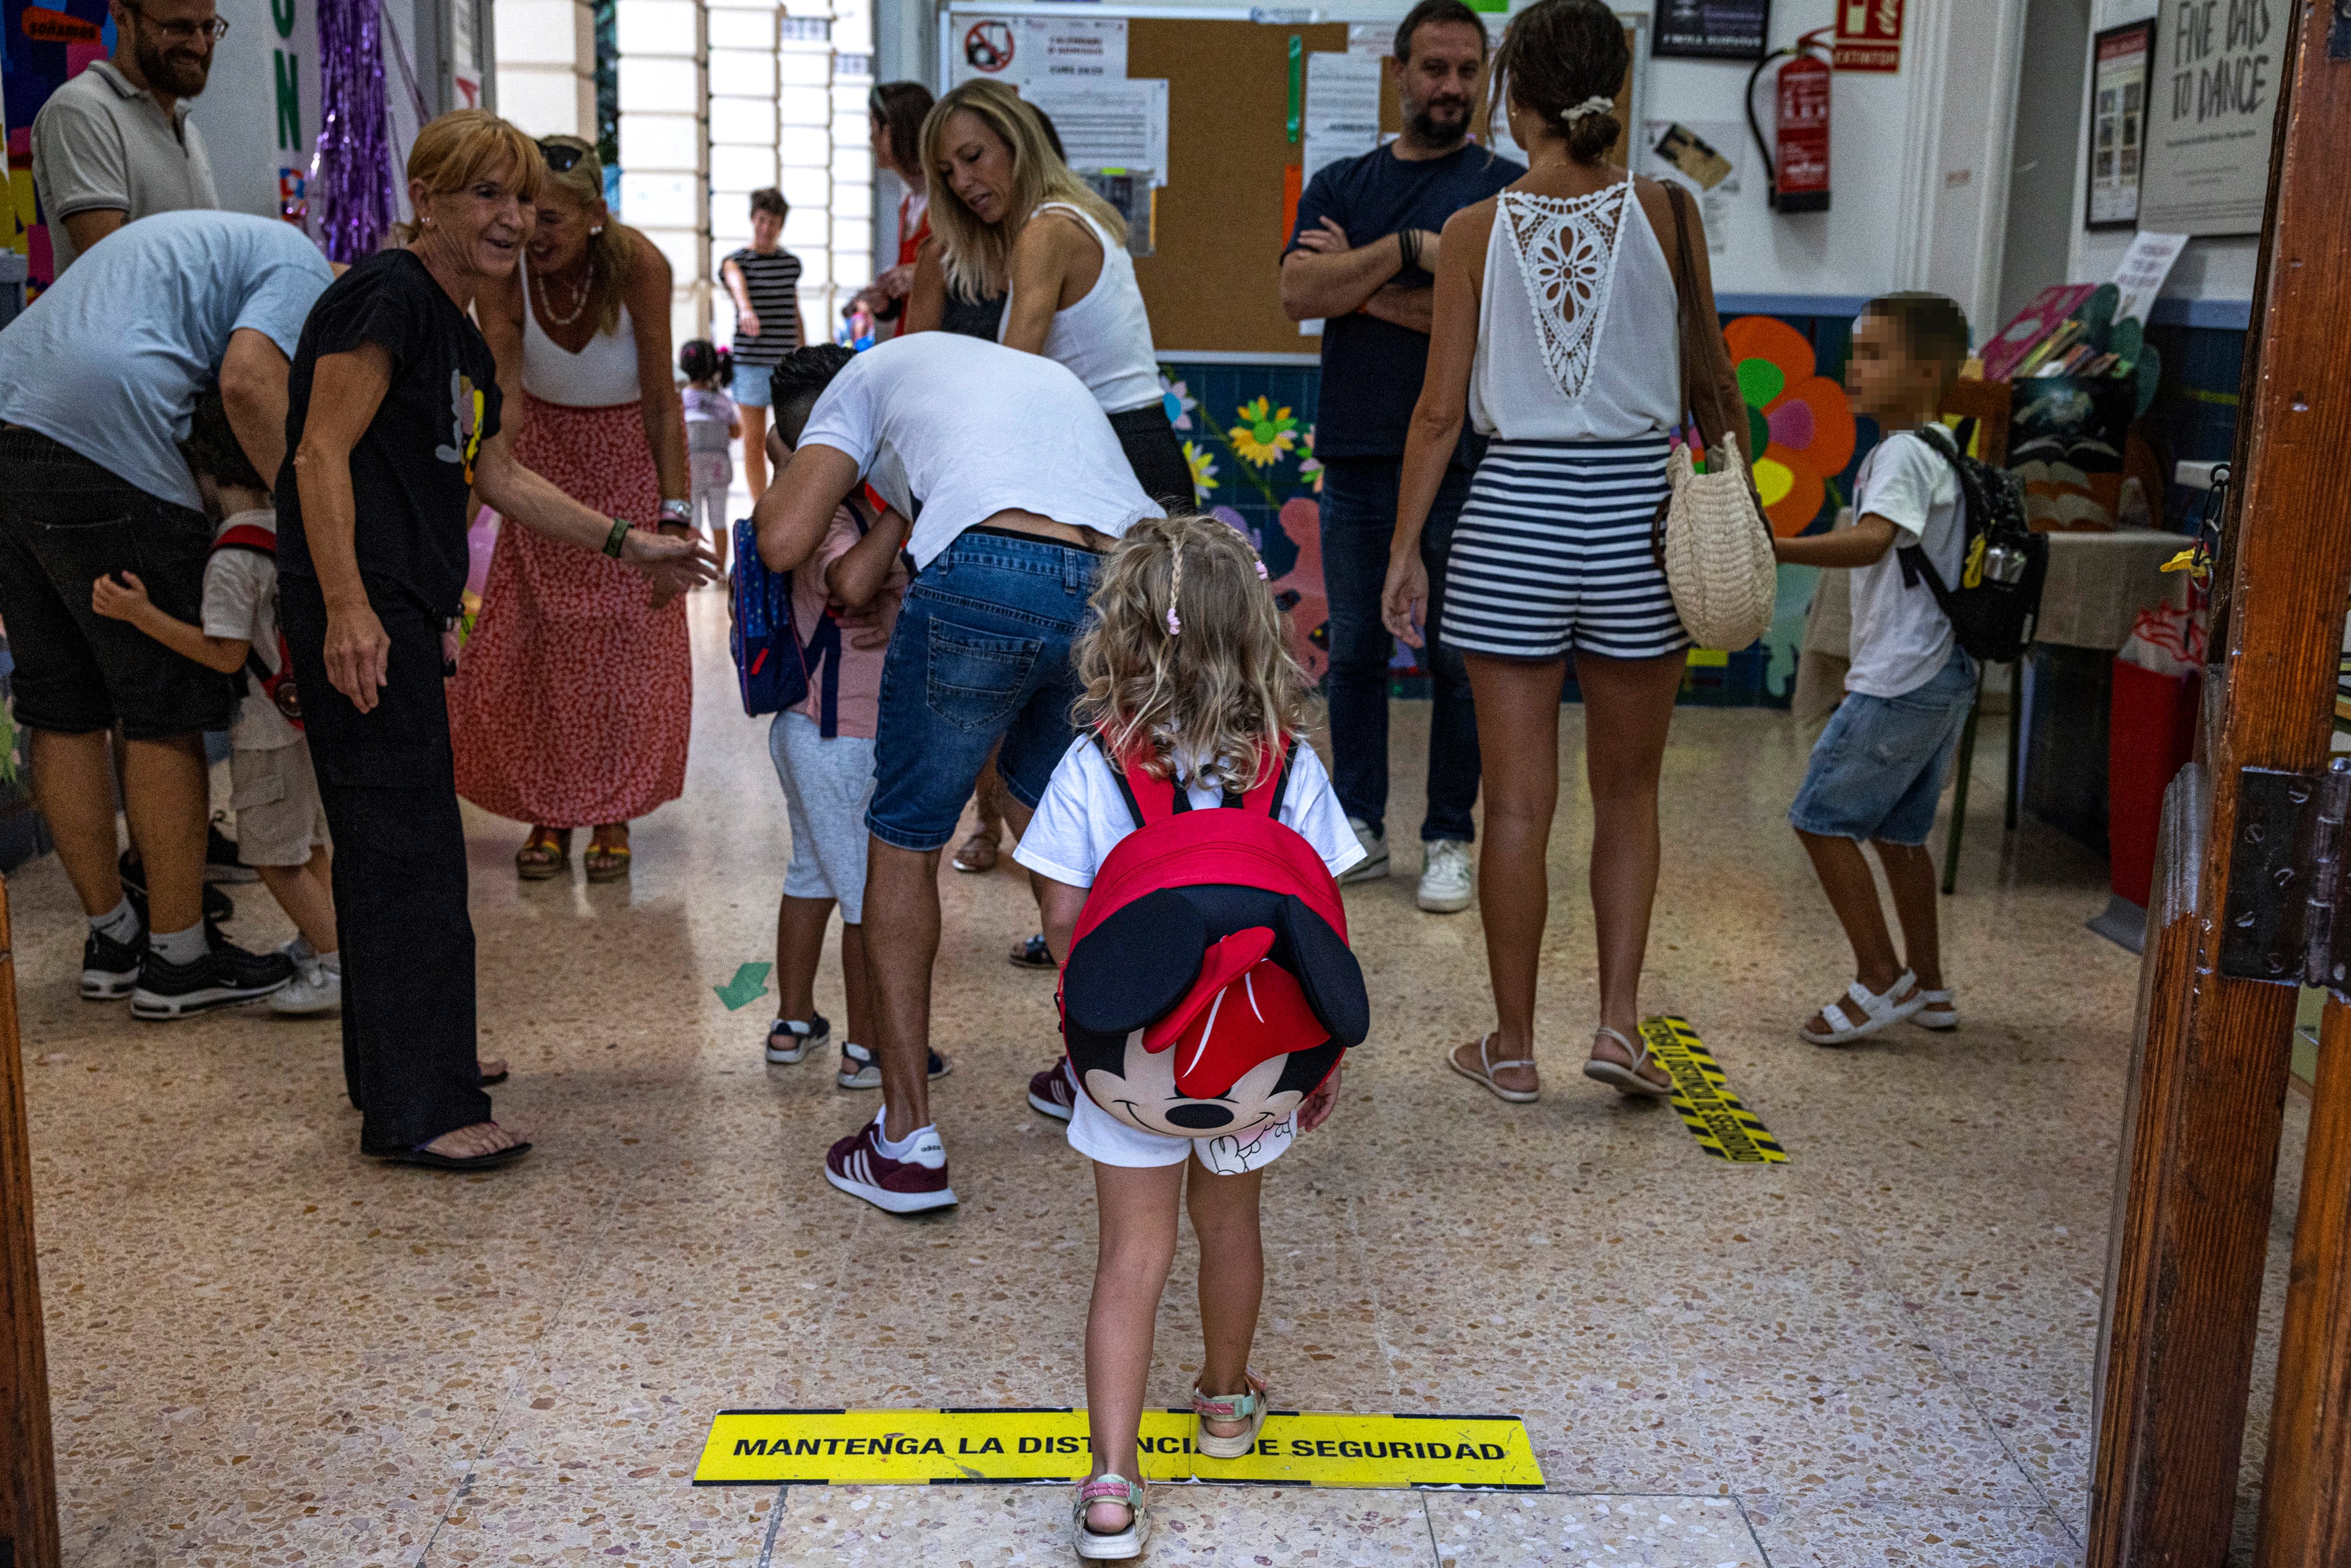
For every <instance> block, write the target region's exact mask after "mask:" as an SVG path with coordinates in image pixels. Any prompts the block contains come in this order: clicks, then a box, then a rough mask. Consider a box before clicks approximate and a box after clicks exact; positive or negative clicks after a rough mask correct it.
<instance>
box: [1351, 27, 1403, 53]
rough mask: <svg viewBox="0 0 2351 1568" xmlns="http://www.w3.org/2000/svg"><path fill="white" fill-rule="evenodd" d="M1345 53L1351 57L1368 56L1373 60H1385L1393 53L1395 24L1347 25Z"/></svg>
mask: <svg viewBox="0 0 2351 1568" xmlns="http://www.w3.org/2000/svg"><path fill="white" fill-rule="evenodd" d="M1347 52H1348V53H1349V54H1351V55H1369V56H1371V57H1372V58H1374V59H1375V60H1378V59H1385V58H1386V57H1388V56H1390V55H1392V54H1395V23H1394V22H1350V23H1348V24H1347Z"/></svg>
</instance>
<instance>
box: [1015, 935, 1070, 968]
mask: <svg viewBox="0 0 2351 1568" xmlns="http://www.w3.org/2000/svg"><path fill="white" fill-rule="evenodd" d="M1012 963H1013V967H1016V968H1021V969H1051V968H1056V967H1059V966H1058V965H1056V964H1055V963H1054V962H1053V950H1052V949H1051V948H1050V947H1048V946H1045V934H1044V933H1043V932H1041V931H1040V932H1039V933H1038V934H1037V935H1036V936H1031V937H1030V938H1029V940H1028V941H1026V942H1023V943H1021V944H1020V945H1019V946H1018V947H1015V948H1013V949H1012Z"/></svg>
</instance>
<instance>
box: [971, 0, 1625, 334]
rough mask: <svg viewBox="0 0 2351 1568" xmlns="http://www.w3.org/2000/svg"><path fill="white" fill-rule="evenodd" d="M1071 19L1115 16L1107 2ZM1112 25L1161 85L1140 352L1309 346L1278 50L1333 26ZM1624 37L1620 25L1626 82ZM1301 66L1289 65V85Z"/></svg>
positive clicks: (1130, 60) (1310, 40) (1322, 35)
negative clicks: (1121, 28)
mask: <svg viewBox="0 0 2351 1568" xmlns="http://www.w3.org/2000/svg"><path fill="white" fill-rule="evenodd" d="M1055 9H1056V10H1057V11H1058V10H1059V9H1060V8H1059V7H1055ZM963 10H964V8H963V7H961V6H957V7H955V11H956V13H957V14H958V15H961V14H962V13H963ZM1085 12H1086V14H1087V15H1089V16H1098V17H1102V18H1110V17H1116V16H1120V15H1121V12H1120V10H1119V9H1118V7H1117V6H1115V5H1101V6H1088V7H1086V8H1085ZM969 14H970V15H972V16H977V15H980V14H981V13H980V11H979V10H978V9H977V7H974V8H972V10H971V11H970V13H969ZM987 14H990V15H995V14H998V13H994V12H989V13H987ZM1002 14H1011V12H1010V11H1008V12H1006V13H1002ZM1493 20H1496V21H1498V20H1499V18H1496V19H1493ZM1126 24H1127V37H1126V75H1127V76H1128V77H1129V78H1134V79H1146V80H1147V79H1151V78H1165V81H1166V83H1167V165H1168V166H1167V169H1166V179H1167V183H1166V184H1165V186H1164V187H1162V188H1161V189H1160V191H1159V192H1158V193H1157V207H1156V213H1155V224H1154V225H1153V226H1154V241H1155V253H1154V254H1153V255H1151V256H1143V257H1138V258H1137V259H1136V261H1135V264H1134V273H1135V278H1136V280H1137V282H1138V283H1139V284H1140V285H1141V286H1142V289H1143V300H1144V306H1145V307H1146V308H1148V309H1149V311H1150V313H1151V336H1152V340H1153V343H1154V345H1155V347H1156V348H1157V350H1158V351H1159V352H1160V353H1161V354H1162V355H1164V356H1166V357H1170V358H1180V357H1181V356H1183V355H1185V354H1186V353H1220V354H1247V355H1266V354H1313V353H1316V352H1318V351H1319V350H1321V348H1322V340H1321V339H1320V338H1311V337H1304V336H1301V334H1300V332H1299V330H1298V323H1297V322H1295V321H1292V320H1291V319H1290V318H1289V317H1287V316H1285V315H1283V314H1282V313H1281V278H1280V268H1281V247H1282V246H1283V244H1284V243H1285V242H1286V241H1287V240H1288V239H1289V237H1290V236H1289V234H1288V232H1287V231H1286V229H1285V228H1284V227H1283V190H1284V185H1285V183H1286V179H1285V175H1284V170H1285V168H1288V167H1291V166H1296V165H1299V164H1301V162H1302V160H1303V153H1304V148H1303V147H1302V146H1301V143H1299V142H1295V141H1290V133H1289V117H1290V39H1292V38H1293V37H1294V38H1296V39H1298V40H1299V47H1300V49H1301V55H1311V54H1317V53H1324V52H1329V53H1342V52H1344V50H1345V49H1346V47H1347V27H1346V24H1344V23H1343V22H1330V23H1320V24H1311V25H1301V24H1280V23H1260V22H1251V21H1247V20H1243V19H1240V18H1238V17H1231V16H1225V17H1218V16H1202V17H1197V18H1194V17H1182V18H1177V17H1169V16H1133V15H1131V14H1130V15H1128V16H1127V17H1126ZM1490 25H1491V23H1490V22H1489V26H1490ZM1638 27H1639V24H1638V22H1637V21H1636V20H1635V19H1634V18H1631V17H1628V18H1627V25H1626V28H1625V35H1626V42H1627V43H1628V44H1631V45H1633V57H1634V59H1635V62H1636V64H1635V70H1636V72H1637V62H1638V61H1639V59H1640V47H1639V42H1640V40H1639V31H1638ZM942 37H945V35H944V34H943V35H942ZM1302 83H1303V62H1302V60H1301V88H1302ZM1634 86H1635V82H1634V78H1632V77H1629V76H1628V78H1627V79H1626V82H1625V88H1624V89H1622V90H1621V91H1620V93H1619V95H1618V99H1617V113H1616V118H1617V120H1618V121H1619V122H1620V123H1621V124H1624V125H1625V126H1627V127H1631V126H1633V125H1634V124H1635V113H1636V112H1637V111H1638V109H1639V105H1638V104H1637V103H1636V102H1635V99H1634ZM1380 126H1381V129H1382V130H1383V131H1388V132H1394V131H1400V130H1401V129H1402V128H1403V119H1402V114H1401V111H1400V109H1399V106H1398V104H1397V101H1396V92H1395V81H1394V79H1393V78H1387V79H1384V80H1383V82H1382V84H1381V89H1380ZM1628 151H1629V149H1628V148H1627V147H1626V146H1625V142H1624V141H1622V140H1620V141H1619V142H1618V145H1617V150H1616V152H1614V153H1613V154H1612V157H1614V158H1615V159H1616V160H1618V161H1619V162H1621V161H1622V160H1623V158H1624V156H1625V152H1628Z"/></svg>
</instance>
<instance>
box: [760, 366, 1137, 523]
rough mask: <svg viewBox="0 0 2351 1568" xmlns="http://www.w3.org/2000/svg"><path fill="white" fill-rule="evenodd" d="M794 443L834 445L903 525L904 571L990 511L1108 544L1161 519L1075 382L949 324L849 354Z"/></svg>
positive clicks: (1088, 395) (1105, 420)
mask: <svg viewBox="0 0 2351 1568" xmlns="http://www.w3.org/2000/svg"><path fill="white" fill-rule="evenodd" d="M800 444H801V445H803V446H806V445H810V444H814V445H818V446H830V447H832V448H833V449H834V450H835V451H838V452H843V453H846V454H847V455H849V456H850V457H851V458H852V459H853V460H854V461H855V462H856V464H857V473H858V477H859V478H861V479H863V480H866V481H867V482H869V483H870V484H872V486H873V488H874V489H875V490H876V491H878V492H880V494H881V495H882V497H883V499H884V500H887V501H888V502H889V503H890V504H891V506H893V507H895V508H897V510H898V511H899V512H900V513H901V514H903V515H904V516H906V517H912V518H914V535H913V537H912V538H909V539H908V540H907V541H906V548H907V549H909V550H911V551H913V552H914V565H915V568H916V569H917V570H920V569H921V568H923V567H926V566H928V565H930V564H931V561H932V559H933V558H935V556H937V555H938V553H939V552H940V551H941V550H943V549H946V548H947V546H949V545H950V544H953V543H954V542H955V540H956V536H957V535H959V534H961V533H962V532H963V531H964V530H965V529H966V528H977V526H978V525H980V524H981V523H984V522H986V521H987V519H988V518H990V517H994V516H995V515H996V514H997V513H998V512H1002V511H1011V510H1019V511H1025V512H1034V513H1036V514H1037V515H1038V516H1040V517H1050V518H1052V519H1053V520H1054V521H1055V522H1057V523H1067V524H1069V525H1071V527H1073V528H1092V529H1094V530H1095V531H1096V532H1098V533H1102V534H1106V535H1108V536H1110V537H1111V538H1118V537H1119V536H1120V535H1122V534H1123V533H1125V532H1126V530H1127V529H1128V528H1130V527H1132V526H1133V525H1134V524H1135V523H1137V522H1139V521H1141V520H1142V519H1143V518H1144V517H1159V516H1161V515H1162V513H1161V511H1160V508H1159V507H1158V506H1157V504H1156V503H1155V502H1154V501H1153V500H1152V499H1151V497H1148V496H1146V495H1144V493H1143V486H1140V485H1138V484H1136V483H1135V480H1134V469H1133V468H1131V467H1129V466H1128V465H1127V461H1126V454H1125V452H1124V451H1123V449H1122V448H1121V447H1120V445H1119V444H1118V436H1117V434H1115V433H1114V432H1113V431H1112V429H1111V427H1110V416H1109V415H1107V414H1105V413H1102V404H1100V403H1099V402H1095V401H1094V394H1093V393H1092V392H1088V391H1087V390H1086V385H1085V383H1084V382H1081V381H1080V380H1078V378H1077V377H1076V376H1074V375H1071V373H1070V371H1069V370H1068V369H1067V368H1066V367H1065V366H1062V365H1061V364H1058V363H1056V362H1055V361H1051V360H1048V359H1045V358H1043V357H1041V356H1040V355H1037V354H1024V353H1022V352H1020V351H1019V350H1017V349H1007V348H1004V347H1002V346H1000V345H998V344H996V343H990V342H987V341H986V340H982V339H978V338H967V337H964V336H962V335H961V334H959V333H955V332H916V333H914V335H913V336H911V337H904V338H893V339H892V340H890V341H888V342H886V343H883V344H880V345H878V346H876V347H874V348H872V349H868V350H865V352H863V353H862V354H860V355H858V356H857V357H856V358H855V359H853V360H852V361H850V362H849V363H848V365H847V366H845V367H844V368H843V369H842V370H841V373H840V374H839V375H838V376H835V377H834V378H833V381H832V384H831V386H829V387H827V388H825V390H824V395H823V396H822V397H820V398H819V399H817V402H816V407H815V408H814V409H813V410H811V411H810V413H809V422H808V428H807V429H806V430H805V431H803V432H802V433H801V435H800ZM918 508H919V509H918Z"/></svg>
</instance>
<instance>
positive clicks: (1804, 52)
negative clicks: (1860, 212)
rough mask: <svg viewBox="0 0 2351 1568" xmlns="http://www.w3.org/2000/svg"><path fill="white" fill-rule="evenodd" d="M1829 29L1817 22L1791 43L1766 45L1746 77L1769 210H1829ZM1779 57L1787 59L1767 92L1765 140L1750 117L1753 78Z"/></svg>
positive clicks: (1750, 123)
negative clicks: (1770, 101) (1768, 131)
mask: <svg viewBox="0 0 2351 1568" xmlns="http://www.w3.org/2000/svg"><path fill="white" fill-rule="evenodd" d="M1829 31H1830V29H1829V28H1827V27H1821V28H1818V29H1816V30H1814V31H1813V32H1810V33H1806V34H1805V35H1803V36H1802V37H1800V38H1798V39H1797V40H1796V41H1795V43H1794V44H1793V45H1792V46H1790V47H1784V48H1778V49H1774V50H1772V51H1771V53H1770V54H1768V55H1765V56H1764V57H1762V58H1761V59H1760V60H1758V61H1756V62H1755V69H1754V71H1753V73H1752V74H1750V76H1749V77H1748V78H1747V126H1748V129H1749V130H1750V131H1753V132H1754V133H1755V147H1756V150H1757V151H1758V152H1761V153H1762V155H1763V172H1764V174H1765V175H1766V176H1767V177H1768V178H1769V180H1770V182H1771V185H1770V191H1769V195H1770V199H1771V207H1772V210H1773V211H1775V212H1782V213H1824V212H1827V211H1828V210H1829V62H1828V46H1827V45H1826V44H1824V43H1823V42H1822V41H1821V39H1822V38H1823V36H1824V35H1826V34H1827V33H1828V32H1829ZM1782 57H1785V58H1786V59H1787V62H1788V63H1787V64H1785V65H1783V66H1782V67H1781V68H1780V76H1779V80H1778V83H1777V84H1776V87H1775V89H1774V90H1773V93H1772V98H1773V107H1772V132H1773V142H1772V143H1767V142H1765V141H1764V140H1763V127H1762V126H1761V125H1760V124H1758V123H1757V122H1756V120H1755V83H1756V80H1757V78H1760V77H1761V76H1762V74H1763V71H1764V68H1766V67H1768V66H1769V65H1771V62H1772V61H1773V60H1776V59H1779V58H1782Z"/></svg>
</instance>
